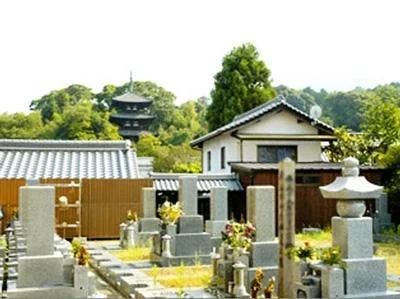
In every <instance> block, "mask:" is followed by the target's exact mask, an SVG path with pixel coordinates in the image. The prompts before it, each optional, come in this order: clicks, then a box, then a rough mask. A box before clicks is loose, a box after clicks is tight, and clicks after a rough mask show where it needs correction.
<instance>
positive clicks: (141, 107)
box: [110, 75, 155, 142]
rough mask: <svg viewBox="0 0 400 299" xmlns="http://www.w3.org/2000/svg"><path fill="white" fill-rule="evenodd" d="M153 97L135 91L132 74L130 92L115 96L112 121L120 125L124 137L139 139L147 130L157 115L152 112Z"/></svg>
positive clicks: (112, 104) (120, 131)
mask: <svg viewBox="0 0 400 299" xmlns="http://www.w3.org/2000/svg"><path fill="white" fill-rule="evenodd" d="M152 102H153V101H152V100H151V99H147V98H145V97H142V96H139V95H137V94H135V93H134V92H133V82H132V75H131V81H130V85H129V90H128V92H126V93H124V94H123V95H120V96H117V97H115V98H113V100H112V102H111V108H113V109H115V110H116V113H114V114H112V115H111V116H110V121H111V122H112V123H114V124H115V125H117V126H118V127H119V130H118V131H119V134H120V135H121V136H122V137H123V138H124V139H130V140H133V141H135V142H136V141H137V140H138V139H139V136H140V134H141V133H144V132H147V130H148V128H149V126H150V124H151V122H152V121H153V120H154V118H155V116H153V115H151V114H150V106H151V104H152Z"/></svg>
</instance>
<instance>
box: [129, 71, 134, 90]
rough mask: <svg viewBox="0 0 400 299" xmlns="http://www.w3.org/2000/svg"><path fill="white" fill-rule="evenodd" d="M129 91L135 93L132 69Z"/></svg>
mask: <svg viewBox="0 0 400 299" xmlns="http://www.w3.org/2000/svg"><path fill="white" fill-rule="evenodd" d="M129 92H130V93H133V81H132V71H131V80H130V83H129Z"/></svg>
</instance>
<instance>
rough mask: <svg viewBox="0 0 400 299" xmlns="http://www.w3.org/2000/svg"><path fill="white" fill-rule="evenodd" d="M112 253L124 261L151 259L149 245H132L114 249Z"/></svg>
mask: <svg viewBox="0 0 400 299" xmlns="http://www.w3.org/2000/svg"><path fill="white" fill-rule="evenodd" d="M110 253H111V254H112V255H113V256H115V257H116V258H118V259H120V260H121V261H123V262H133V261H143V260H149V259H150V248H149V247H132V248H128V249H122V250H112V251H110Z"/></svg>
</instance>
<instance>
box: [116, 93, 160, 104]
mask: <svg viewBox="0 0 400 299" xmlns="http://www.w3.org/2000/svg"><path fill="white" fill-rule="evenodd" d="M113 100H115V101H118V102H126V103H151V102H152V100H150V99H147V98H145V97H142V96H139V95H137V94H135V93H132V92H127V93H124V94H123V95H120V96H118V97H115V98H114V99H113Z"/></svg>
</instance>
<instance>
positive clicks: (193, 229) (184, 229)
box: [178, 215, 203, 234]
mask: <svg viewBox="0 0 400 299" xmlns="http://www.w3.org/2000/svg"><path fill="white" fill-rule="evenodd" d="M202 232H203V216H201V215H183V216H181V217H180V218H179V222H178V233H180V234H190V233H202Z"/></svg>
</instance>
